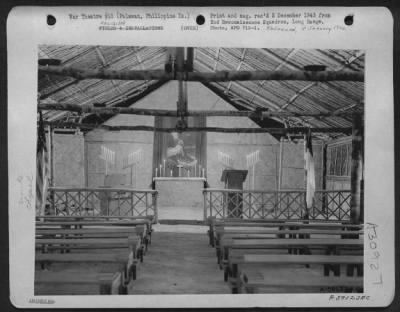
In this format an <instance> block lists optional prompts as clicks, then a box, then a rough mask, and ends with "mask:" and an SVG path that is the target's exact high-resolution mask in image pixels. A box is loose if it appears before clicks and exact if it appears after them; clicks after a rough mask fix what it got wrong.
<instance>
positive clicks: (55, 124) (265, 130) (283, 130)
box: [44, 121, 352, 135]
mask: <svg viewBox="0 0 400 312" xmlns="http://www.w3.org/2000/svg"><path fill="white" fill-rule="evenodd" d="M44 124H45V125H50V126H52V127H57V128H62V127H65V128H79V129H90V130H91V129H104V130H107V131H155V132H201V131H206V132H222V133H270V134H280V135H286V134H288V133H291V134H300V133H307V132H308V131H310V130H311V132H313V133H335V132H339V133H346V134H347V133H351V129H352V128H351V127H348V128H307V127H295V128H220V127H188V128H158V127H152V126H110V125H105V124H100V125H96V124H82V123H73V122H67V123H60V122H47V121H44Z"/></svg>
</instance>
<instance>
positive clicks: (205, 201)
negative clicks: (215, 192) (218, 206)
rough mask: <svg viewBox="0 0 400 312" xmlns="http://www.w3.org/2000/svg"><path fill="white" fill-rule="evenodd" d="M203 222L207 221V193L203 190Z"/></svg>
mask: <svg viewBox="0 0 400 312" xmlns="http://www.w3.org/2000/svg"><path fill="white" fill-rule="evenodd" d="M210 217H211V215H210ZM203 220H204V222H206V221H207V192H206V190H203Z"/></svg>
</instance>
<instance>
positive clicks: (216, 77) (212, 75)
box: [39, 65, 364, 82]
mask: <svg viewBox="0 0 400 312" xmlns="http://www.w3.org/2000/svg"><path fill="white" fill-rule="evenodd" d="M39 72H40V73H45V74H49V75H50V74H53V75H61V76H70V77H74V78H76V79H111V80H180V79H181V80H186V81H200V82H218V81H236V80H242V81H251V80H302V81H364V73H363V72H358V71H350V70H342V71H318V72H313V71H303V70H278V71H274V70H272V71H271V70H265V71H217V72H208V73H206V72H201V73H200V72H176V73H168V72H166V71H164V70H119V71H117V70H112V69H89V68H81V67H79V68H77V67H72V66H52V65H49V66H43V65H39Z"/></svg>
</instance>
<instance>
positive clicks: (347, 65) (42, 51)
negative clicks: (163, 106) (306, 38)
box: [38, 45, 365, 128]
mask: <svg viewBox="0 0 400 312" xmlns="http://www.w3.org/2000/svg"><path fill="white" fill-rule="evenodd" d="M168 53H169V51H168V48H161V47H120V46H65V45H63V46H55V45H51V46H47V45H41V46H40V47H39V56H38V57H39V59H58V60H60V61H61V63H60V65H61V66H73V67H79V68H88V69H112V70H117V71H118V70H127V69H129V70H164V67H165V62H166V59H167V55H168ZM364 61H365V54H364V52H363V51H359V50H317V49H314V50H301V49H243V48H194V57H193V71H194V72H216V71H224V70H237V71H279V70H304V66H307V65H324V66H326V71H342V70H350V71H356V72H361V73H363V72H364ZM163 83H164V82H162V81H157V80H150V81H146V80H103V79H75V78H72V77H68V76H58V75H49V74H39V86H38V91H39V95H40V103H60V102H68V103H72V104H78V105H88V104H89V105H90V104H94V103H101V104H103V105H105V106H121V107H124V106H125V107H127V106H130V105H132V104H134V103H135V101H137V100H138V99H140V98H141V97H143V96H145V95H147V94H148V93H150V92H152V91H154V90H155V89H157V88H158V87H159V86H161V85H162V84H163ZM202 83H203V84H204V85H205V86H206V87H208V88H210V89H211V90H212V91H214V92H215V93H216V94H218V95H219V96H222V97H223V98H224V99H225V100H226V101H228V102H229V103H231V104H232V105H233V106H234V107H236V108H237V109H244V110H257V109H269V110H270V111H288V112H297V113H301V112H321V113H329V112H337V111H346V112H348V113H349V115H348V116H343V115H341V116H331V117H328V118H315V117H285V118H280V117H273V118H272V119H273V120H272V124H271V123H270V124H269V125H272V126H274V122H276V123H280V124H284V125H285V126H286V127H288V126H292V127H296V126H297V127H298V126H305V127H320V128H321V127H351V124H352V119H351V113H352V112H360V111H363V99H364V82H360V81H325V82H315V81H299V80H279V81H271V80H268V81H267V80H261V81H260V80H252V81H230V82H202ZM189 101H190V98H189ZM43 116H44V119H45V120H47V121H71V120H74V121H77V120H78V119H79V121H81V122H82V121H90V122H95V123H101V122H104V121H105V120H107V119H108V118H110V117H112V116H111V115H108V116H101V118H99V116H96V115H93V114H86V115H84V116H80V115H77V114H75V113H71V112H65V111H50V110H49V111H44V114H43ZM270 121H271V120H270ZM263 126H265V125H263Z"/></svg>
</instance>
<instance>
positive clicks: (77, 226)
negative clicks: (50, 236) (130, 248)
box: [36, 220, 150, 260]
mask: <svg viewBox="0 0 400 312" xmlns="http://www.w3.org/2000/svg"><path fill="white" fill-rule="evenodd" d="M114 226H120V227H126V228H127V229H128V230H129V229H130V230H132V231H135V234H136V235H140V236H141V258H143V254H144V252H145V250H147V246H148V244H149V243H150V239H149V236H148V232H143V226H144V225H143V224H142V223H138V221H102V220H100V221H98V220H97V221H96V220H95V221H92V220H81V221H72V220H71V221H68V220H67V221H65V220H62V221H57V220H53V221H36V230H37V231H38V230H43V231H44V230H50V229H51V228H52V229H54V230H55V229H60V231H61V230H67V229H70V230H83V229H100V227H102V228H104V229H106V228H112V227H114ZM76 233H78V232H76ZM104 233H106V231H104ZM142 260H143V259H142Z"/></svg>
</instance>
